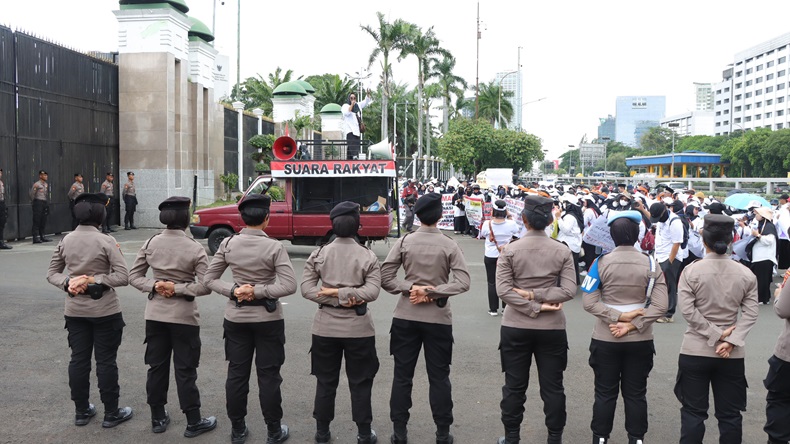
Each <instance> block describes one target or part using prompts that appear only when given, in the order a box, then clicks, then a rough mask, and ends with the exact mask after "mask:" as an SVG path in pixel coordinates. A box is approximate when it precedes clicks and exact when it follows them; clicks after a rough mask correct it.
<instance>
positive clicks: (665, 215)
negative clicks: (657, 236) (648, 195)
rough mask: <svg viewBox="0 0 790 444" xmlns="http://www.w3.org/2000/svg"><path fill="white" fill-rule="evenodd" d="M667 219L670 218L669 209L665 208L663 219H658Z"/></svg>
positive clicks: (663, 220)
mask: <svg viewBox="0 0 790 444" xmlns="http://www.w3.org/2000/svg"><path fill="white" fill-rule="evenodd" d="M667 219H669V209H665V210H664V214H662V215H661V219H659V220H658V221H659V222H666V221H667Z"/></svg>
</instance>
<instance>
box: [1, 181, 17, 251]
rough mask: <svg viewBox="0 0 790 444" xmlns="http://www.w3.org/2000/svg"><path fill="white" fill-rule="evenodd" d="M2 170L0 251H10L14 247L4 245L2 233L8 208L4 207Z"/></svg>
mask: <svg viewBox="0 0 790 444" xmlns="http://www.w3.org/2000/svg"><path fill="white" fill-rule="evenodd" d="M2 179H3V169H2V168H0V250H10V249H12V248H14V247H12V246H10V245H8V244H7V243H5V237H4V236H3V232H4V231H5V223H6V220H8V208H6V206H5V183H3V180H2Z"/></svg>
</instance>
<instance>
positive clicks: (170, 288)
mask: <svg viewBox="0 0 790 444" xmlns="http://www.w3.org/2000/svg"><path fill="white" fill-rule="evenodd" d="M154 291H156V292H157V293H159V295H161V296H162V297H166V298H169V297H172V296H173V295H174V294H175V293H176V284H175V282H170V281H159V282H157V283H156V284H154Z"/></svg>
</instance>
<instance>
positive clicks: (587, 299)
mask: <svg viewBox="0 0 790 444" xmlns="http://www.w3.org/2000/svg"><path fill="white" fill-rule="evenodd" d="M640 223H642V213H640V212H639V211H635V210H627V211H615V212H611V213H609V220H608V224H609V231H610V233H611V235H612V239H613V240H614V244H615V246H616V248H615V249H614V250H613V251H612V252H611V253H608V254H606V255H603V256H600V257H599V258H598V259H596V260H595V262H593V263H592V264H591V267H590V271H588V273H587V277H586V279H585V280H584V283H583V284H582V291H583V292H584V309H585V310H586V311H587V312H588V313H590V314H592V315H593V316H595V317H596V318H597V322H596V323H595V327H594V328H593V333H592V340H591V342H590V360H589V363H590V367H592V369H593V372H594V374H595V402H594V404H593V417H592V422H591V423H590V428H591V429H592V432H593V444H606V443H607V442H608V441H609V435H610V434H611V432H612V428H613V424H614V412H615V409H616V407H617V398H618V396H619V392H620V391H622V394H623V402H624V404H625V409H624V411H625V428H626V431H627V432H628V444H642V443H643V440H644V437H645V434H646V433H647V426H648V422H647V420H648V416H647V377H648V375H649V374H650V370H651V369H652V368H653V355H654V354H655V353H656V349H655V346H654V345H653V323H654V322H655V321H656V320H657V319H658V318H660V317H661V316H663V315H664V313H665V312H666V310H667V304H668V303H669V300H668V296H667V284H666V281H665V279H664V274H663V273H662V272H661V267H660V266H659V265H658V263H657V261H656V260H655V258H653V257H651V256H647V255H645V254H643V253H642V252H641V251H639V250H637V249H636V248H634V244H635V243H636V242H637V240H638V239H639V224H640ZM648 302H649V305H647V304H648ZM646 305H647V306H646Z"/></svg>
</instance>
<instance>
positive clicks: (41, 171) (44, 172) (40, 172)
mask: <svg viewBox="0 0 790 444" xmlns="http://www.w3.org/2000/svg"><path fill="white" fill-rule="evenodd" d="M38 174H47V172H46V171H44V170H39V171H38Z"/></svg>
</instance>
